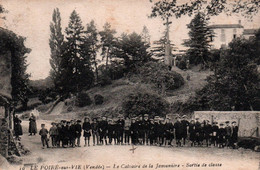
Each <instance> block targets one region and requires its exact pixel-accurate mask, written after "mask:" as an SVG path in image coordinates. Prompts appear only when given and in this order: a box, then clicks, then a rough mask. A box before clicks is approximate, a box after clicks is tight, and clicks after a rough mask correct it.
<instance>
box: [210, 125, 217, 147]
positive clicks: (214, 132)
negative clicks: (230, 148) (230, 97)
mask: <svg viewBox="0 0 260 170" xmlns="http://www.w3.org/2000/svg"><path fill="white" fill-rule="evenodd" d="M217 124H218V122H213V126H212V136H211V144H213V145H214V146H217V133H218V125H217Z"/></svg>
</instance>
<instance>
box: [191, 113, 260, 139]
mask: <svg viewBox="0 0 260 170" xmlns="http://www.w3.org/2000/svg"><path fill="white" fill-rule="evenodd" d="M194 117H195V118H200V120H209V121H210V122H211V120H212V118H213V120H214V121H217V122H218V124H220V123H224V122H225V121H231V122H232V121H236V122H238V121H239V120H240V125H239V132H238V135H239V136H240V137H249V136H253V137H259V128H260V111H195V112H194ZM252 134H253V135H252Z"/></svg>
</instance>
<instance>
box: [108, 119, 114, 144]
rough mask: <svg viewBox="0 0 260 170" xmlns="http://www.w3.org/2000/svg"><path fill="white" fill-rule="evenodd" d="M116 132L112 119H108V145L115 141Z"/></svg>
mask: <svg viewBox="0 0 260 170" xmlns="http://www.w3.org/2000/svg"><path fill="white" fill-rule="evenodd" d="M114 132H115V131H114V125H113V120H112V119H108V124H107V136H108V143H109V145H111V144H112V141H113V138H114ZM114 142H115V141H114Z"/></svg>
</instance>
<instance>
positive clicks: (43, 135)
mask: <svg viewBox="0 0 260 170" xmlns="http://www.w3.org/2000/svg"><path fill="white" fill-rule="evenodd" d="M41 128H42V129H41V130H40V132H39V135H41V141H42V149H44V148H45V144H46V146H47V148H49V144H48V137H47V135H48V133H49V132H48V130H47V129H45V124H41Z"/></svg>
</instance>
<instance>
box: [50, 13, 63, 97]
mask: <svg viewBox="0 0 260 170" xmlns="http://www.w3.org/2000/svg"><path fill="white" fill-rule="evenodd" d="M50 31H51V35H50V39H49V46H50V49H51V59H50V65H51V71H50V75H51V78H52V80H53V82H54V84H55V89H56V90H58V91H59V93H62V91H60V89H61V87H62V84H63V83H64V82H62V81H61V77H62V76H63V69H62V66H61V63H62V60H64V59H65V58H64V50H65V48H64V35H63V34H62V28H61V17H60V12H59V9H58V8H56V9H54V11H53V14H52V23H51V24H50Z"/></svg>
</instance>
